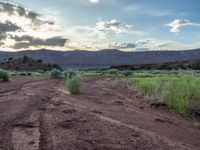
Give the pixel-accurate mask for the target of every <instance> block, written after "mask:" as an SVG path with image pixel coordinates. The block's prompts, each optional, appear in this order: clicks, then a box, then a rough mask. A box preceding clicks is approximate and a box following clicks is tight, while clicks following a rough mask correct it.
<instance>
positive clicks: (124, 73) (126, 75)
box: [122, 70, 133, 77]
mask: <svg viewBox="0 0 200 150" xmlns="http://www.w3.org/2000/svg"><path fill="white" fill-rule="evenodd" d="M132 73H133V72H132V71H130V70H124V71H123V72H122V75H123V76H125V77H128V76H130V75H132Z"/></svg>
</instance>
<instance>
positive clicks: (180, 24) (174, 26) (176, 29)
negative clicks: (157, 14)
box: [166, 19, 200, 33]
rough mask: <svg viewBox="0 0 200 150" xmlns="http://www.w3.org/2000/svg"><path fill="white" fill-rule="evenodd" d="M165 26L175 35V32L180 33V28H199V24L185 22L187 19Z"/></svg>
mask: <svg viewBox="0 0 200 150" xmlns="http://www.w3.org/2000/svg"><path fill="white" fill-rule="evenodd" d="M166 26H168V27H170V28H171V29H170V31H171V32H174V33H177V32H180V31H181V29H182V27H184V26H196V27H200V23H196V22H193V21H191V20H187V19H175V20H174V21H172V22H171V23H169V24H167V25H166Z"/></svg>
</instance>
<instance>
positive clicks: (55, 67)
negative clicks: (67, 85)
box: [52, 64, 62, 71]
mask: <svg viewBox="0 0 200 150" xmlns="http://www.w3.org/2000/svg"><path fill="white" fill-rule="evenodd" d="M52 67H53V68H54V69H57V70H61V71H62V68H61V66H60V65H59V64H53V65H52Z"/></svg>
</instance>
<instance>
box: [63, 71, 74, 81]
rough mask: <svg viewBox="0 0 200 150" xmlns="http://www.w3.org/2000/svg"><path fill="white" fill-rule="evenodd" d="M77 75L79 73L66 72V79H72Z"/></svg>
mask: <svg viewBox="0 0 200 150" xmlns="http://www.w3.org/2000/svg"><path fill="white" fill-rule="evenodd" d="M76 75H77V73H76V72H74V71H72V70H69V71H65V73H64V76H65V79H71V78H73V77H74V76H76Z"/></svg>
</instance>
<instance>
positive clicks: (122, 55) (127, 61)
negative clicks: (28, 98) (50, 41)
mask: <svg viewBox="0 0 200 150" xmlns="http://www.w3.org/2000/svg"><path fill="white" fill-rule="evenodd" d="M24 55H26V56H28V57H32V58H35V59H42V60H43V61H44V63H51V64H55V63H57V64H59V65H61V66H62V67H63V68H64V69H66V68H78V69H92V68H109V67H110V66H120V65H137V64H157V63H166V62H176V61H186V60H196V59H200V49H195V50H183V51H142V52H123V51H119V50H116V49H105V50H100V51H85V50H74V51H54V50H46V49H41V50H27V51H20V52H4V51H0V60H3V59H8V58H9V57H15V58H16V57H23V56H24Z"/></svg>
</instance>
